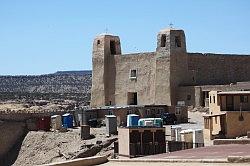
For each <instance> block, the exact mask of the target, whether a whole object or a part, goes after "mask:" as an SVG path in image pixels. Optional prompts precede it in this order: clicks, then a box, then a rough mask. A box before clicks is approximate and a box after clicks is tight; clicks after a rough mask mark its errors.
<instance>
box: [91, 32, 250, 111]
mask: <svg viewBox="0 0 250 166" xmlns="http://www.w3.org/2000/svg"><path fill="white" fill-rule="evenodd" d="M201 40H204V39H203V38H201ZM92 63H93V64H92V66H93V69H92V89H91V104H90V105H91V108H93V109H101V108H102V107H106V108H107V107H108V108H111V107H112V108H116V107H127V106H131V105H133V106H168V107H171V109H169V110H172V112H176V111H175V108H174V107H176V106H177V105H181V106H184V105H185V106H194V107H198V106H208V98H209V94H208V93H209V92H210V91H212V90H216V91H230V90H247V89H250V83H248V81H250V56H249V55H236V54H214V53H189V52H187V49H186V38H185V33H184V31H183V30H181V29H173V28H170V29H163V30H161V31H160V32H159V33H158V35H157V47H156V51H154V52H141V53H131V54H122V50H121V42H120V39H119V37H118V36H114V35H111V34H101V35H99V36H97V37H96V38H95V39H94V42H93V55H92ZM178 109H179V108H178ZM169 112H171V111H169Z"/></svg>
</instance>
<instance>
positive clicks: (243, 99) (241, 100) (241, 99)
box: [240, 96, 248, 103]
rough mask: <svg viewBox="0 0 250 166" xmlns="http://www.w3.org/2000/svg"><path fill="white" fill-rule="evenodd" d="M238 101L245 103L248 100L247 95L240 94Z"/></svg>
mask: <svg viewBox="0 0 250 166" xmlns="http://www.w3.org/2000/svg"><path fill="white" fill-rule="evenodd" d="M240 102H241V103H247V102H248V96H240Z"/></svg>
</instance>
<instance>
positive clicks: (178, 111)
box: [175, 107, 181, 115]
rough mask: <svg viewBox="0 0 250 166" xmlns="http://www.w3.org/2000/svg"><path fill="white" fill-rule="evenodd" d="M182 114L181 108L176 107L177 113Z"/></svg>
mask: <svg viewBox="0 0 250 166" xmlns="http://www.w3.org/2000/svg"><path fill="white" fill-rule="evenodd" d="M180 114H181V108H180V107H175V115H180Z"/></svg>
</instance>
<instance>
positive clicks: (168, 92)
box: [155, 28, 188, 105]
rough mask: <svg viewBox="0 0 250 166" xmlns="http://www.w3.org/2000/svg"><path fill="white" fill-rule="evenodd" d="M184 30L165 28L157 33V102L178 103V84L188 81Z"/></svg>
mask: <svg viewBox="0 0 250 166" xmlns="http://www.w3.org/2000/svg"><path fill="white" fill-rule="evenodd" d="M187 58H188V57H187V51H186V39H185V34H184V31H183V30H179V29H173V28H169V29H163V30H161V31H160V32H159V33H158V35H157V48H156V60H155V65H156V66H155V69H156V74H155V79H156V80H155V104H167V105H176V103H177V101H176V95H177V89H178V86H180V85H183V84H185V82H186V81H187V79H186V77H187V70H188V64H187V62H188V59H187Z"/></svg>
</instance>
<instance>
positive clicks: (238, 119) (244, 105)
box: [204, 91, 250, 139]
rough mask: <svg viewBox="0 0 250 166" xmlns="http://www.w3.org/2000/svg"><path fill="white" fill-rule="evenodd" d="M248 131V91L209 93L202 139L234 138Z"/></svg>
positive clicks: (249, 110)
mask: <svg viewBox="0 0 250 166" xmlns="http://www.w3.org/2000/svg"><path fill="white" fill-rule="evenodd" d="M248 131H250V91H227V92H217V91H211V92H209V114H208V115H205V116H204V137H205V138H206V139H214V138H235V137H238V136H242V135H247V132H248Z"/></svg>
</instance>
